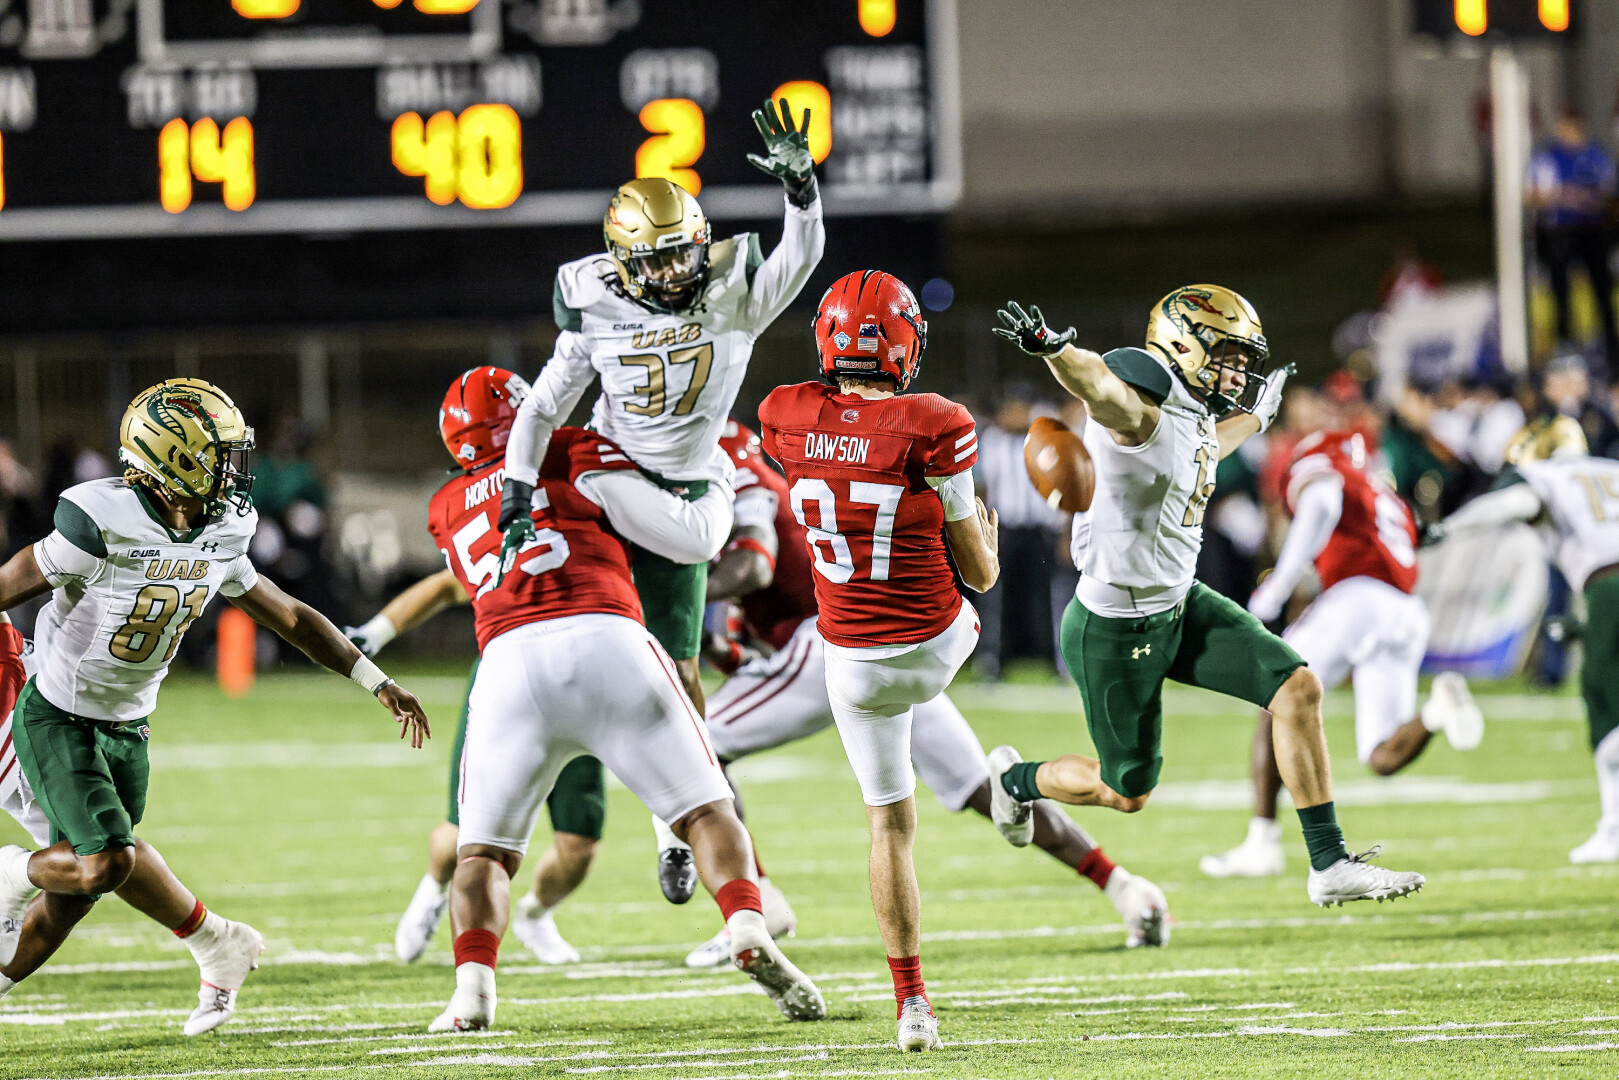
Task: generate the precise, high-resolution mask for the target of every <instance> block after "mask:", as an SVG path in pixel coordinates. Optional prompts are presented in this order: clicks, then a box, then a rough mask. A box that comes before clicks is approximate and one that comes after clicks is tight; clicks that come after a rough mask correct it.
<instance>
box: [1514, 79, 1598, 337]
mask: <svg viewBox="0 0 1619 1080" xmlns="http://www.w3.org/2000/svg"><path fill="white" fill-rule="evenodd" d="M1615 187H1616V174H1615V166H1614V159H1613V156H1612V155H1611V154H1609V153H1608V151H1607V150H1606V149H1604V148H1603V147H1602V145H1601V144H1600V143H1597V142H1595V141H1594V140H1592V139H1590V138H1588V137H1587V136H1586V133H1585V123H1584V121H1583V120H1582V118H1581V116H1580V113H1579V112H1578V111H1577V110H1575V109H1565V110H1564V111H1563V114H1562V115H1561V116H1560V117H1559V118H1558V120H1557V126H1556V129H1555V133H1554V136H1553V138H1552V140H1551V141H1550V142H1549V143H1547V144H1546V145H1545V146H1543V147H1541V149H1540V150H1539V151H1537V152H1536V153H1535V155H1534V157H1533V158H1532V159H1531V160H1530V163H1529V184H1528V189H1527V192H1526V197H1527V199H1528V201H1529V205H1530V206H1532V207H1533V208H1534V209H1535V211H1536V215H1535V217H1536V221H1535V225H1536V230H1535V235H1536V246H1537V247H1538V248H1539V250H1540V257H1541V259H1543V260H1544V261H1545V263H1546V271H1547V274H1548V275H1549V277H1550V278H1551V287H1552V296H1553V298H1554V299H1555V300H1556V303H1557V336H1558V338H1559V339H1560V340H1562V341H1572V340H1573V337H1574V334H1573V324H1572V322H1571V319H1570V315H1569V292H1568V290H1569V283H1568V271H1569V268H1570V267H1571V266H1573V265H1574V264H1575V263H1579V264H1580V265H1581V266H1582V267H1584V269H1585V275H1586V278H1587V279H1588V280H1589V281H1590V283H1591V290H1592V292H1594V293H1595V294H1596V303H1597V313H1598V316H1599V317H1600V318H1601V320H1602V344H1603V359H1604V361H1605V364H1606V365H1612V364H1613V363H1615V362H1619V332H1616V331H1615V328H1614V312H1613V273H1612V270H1611V269H1610V268H1609V266H1608V251H1609V248H1610V247H1611V246H1612V244H1611V238H1610V236H1609V231H1608V227H1607V209H1608V201H1609V200H1610V199H1612V198H1613V196H1614V193H1615Z"/></svg>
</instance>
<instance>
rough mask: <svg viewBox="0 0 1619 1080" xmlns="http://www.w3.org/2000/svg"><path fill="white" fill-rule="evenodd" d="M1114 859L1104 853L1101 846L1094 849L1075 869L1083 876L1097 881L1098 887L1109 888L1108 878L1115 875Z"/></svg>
mask: <svg viewBox="0 0 1619 1080" xmlns="http://www.w3.org/2000/svg"><path fill="white" fill-rule="evenodd" d="M1113 866H1114V863H1113V860H1112V859H1110V858H1108V857H1107V856H1106V855H1103V854H1102V849H1101V848H1096V849H1094V850H1092V851H1091V852H1090V853H1089V854H1088V855H1086V856H1085V857H1084V858H1083V859H1081V860H1079V865H1078V866H1076V867H1074V869H1076V870H1078V871H1079V874H1080V876H1081V877H1088V878H1090V879H1091V880H1092V881H1094V882H1096V887H1097V888H1098V889H1105V888H1107V879H1108V878H1110V877H1112V876H1113Z"/></svg>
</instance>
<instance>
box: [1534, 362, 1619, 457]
mask: <svg viewBox="0 0 1619 1080" xmlns="http://www.w3.org/2000/svg"><path fill="white" fill-rule="evenodd" d="M1540 392H1541V396H1542V397H1544V398H1545V401H1546V407H1547V408H1548V409H1550V410H1551V411H1552V412H1555V413H1558V414H1560V415H1562V416H1568V417H1572V418H1573V419H1575V420H1578V421H1579V424H1580V427H1581V428H1583V429H1584V430H1585V441H1586V443H1587V444H1588V445H1589V446H1590V447H1591V453H1592V454H1593V455H1597V456H1601V457H1619V424H1615V423H1614V419H1613V413H1612V412H1611V411H1609V406H1608V405H1607V404H1605V403H1604V402H1602V401H1600V400H1599V399H1597V398H1595V397H1593V396H1592V394H1591V375H1590V372H1589V370H1588V369H1587V367H1586V363H1585V358H1584V357H1583V356H1581V355H1580V354H1579V353H1563V354H1560V355H1558V356H1554V357H1553V358H1552V360H1551V362H1550V363H1548V364H1547V365H1546V375H1545V378H1544V379H1543V380H1542V382H1541V389H1540Z"/></svg>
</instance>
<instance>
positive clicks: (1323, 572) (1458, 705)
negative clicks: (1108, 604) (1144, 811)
mask: <svg viewBox="0 0 1619 1080" xmlns="http://www.w3.org/2000/svg"><path fill="white" fill-rule="evenodd" d="M1286 483H1287V488H1286V499H1287V508H1288V510H1289V512H1291V513H1292V515H1293V524H1292V526H1291V527H1290V528H1289V529H1288V533H1287V540H1286V542H1285V543H1284V544H1283V545H1282V551H1281V554H1280V555H1279V556H1278V557H1277V560H1276V569H1275V570H1273V571H1271V573H1270V575H1269V576H1268V577H1266V578H1265V580H1264V581H1263V582H1262V583H1261V584H1260V586H1259V588H1257V589H1255V590H1254V594H1253V597H1252V598H1251V599H1250V600H1249V601H1248V610H1249V611H1251V612H1253V613H1254V614H1255V615H1257V616H1259V618H1260V619H1261V620H1263V621H1265V622H1272V621H1274V620H1275V619H1277V618H1278V617H1279V616H1280V615H1281V613H1282V609H1283V608H1284V607H1285V606H1286V605H1287V601H1288V599H1289V598H1290V597H1291V596H1292V595H1293V591H1294V589H1295V588H1297V586H1298V584H1299V580H1300V579H1301V578H1302V577H1303V576H1304V573H1305V571H1306V569H1307V568H1308V567H1309V565H1310V564H1311V563H1312V562H1313V563H1314V564H1315V570H1316V574H1317V576H1318V577H1319V578H1320V579H1321V594H1320V595H1319V596H1318V597H1316V599H1315V601H1314V602H1313V603H1311V604H1310V606H1309V607H1308V608H1306V609H1305V611H1304V614H1302V615H1300V616H1299V618H1298V620H1297V621H1296V622H1294V623H1293V625H1291V626H1289V627H1288V628H1287V631H1286V633H1284V634H1283V635H1282V640H1284V641H1286V642H1287V643H1288V644H1289V645H1291V646H1292V647H1293V649H1294V650H1295V651H1296V652H1297V653H1298V654H1299V655H1300V656H1301V657H1303V658H1304V660H1305V661H1306V662H1307V663H1308V664H1309V666H1310V670H1311V671H1313V672H1315V673H1316V675H1318V676H1319V677H1320V679H1321V682H1322V683H1323V684H1324V685H1325V686H1327V687H1332V686H1335V685H1337V684H1338V683H1341V682H1343V680H1344V679H1345V678H1347V677H1352V678H1353V680H1354V687H1355V748H1356V752H1357V753H1358V755H1359V757H1360V760H1361V761H1362V762H1364V763H1365V764H1367V765H1368V766H1370V767H1371V769H1372V771H1374V772H1376V773H1378V774H1379V775H1382V776H1388V775H1390V774H1392V773H1396V772H1399V771H1400V770H1401V769H1403V768H1405V767H1406V766H1407V765H1409V764H1410V763H1411V762H1413V761H1415V760H1416V758H1417V755H1419V754H1421V753H1422V751H1423V749H1424V748H1425V747H1426V746H1427V745H1428V740H1429V739H1430V738H1432V737H1433V733H1434V732H1436V731H1443V732H1444V733H1445V736H1446V738H1447V739H1448V740H1449V741H1450V744H1451V745H1452V746H1453V747H1455V748H1456V749H1458V750H1471V749H1472V748H1473V747H1475V746H1477V745H1478V743H1479V740H1480V739H1481V738H1482V737H1483V734H1484V718H1483V714H1481V713H1480V712H1479V710H1478V706H1476V705H1474V704H1473V699H1472V695H1471V694H1470V693H1469V692H1468V689H1467V681H1466V680H1465V679H1463V678H1462V677H1461V676H1460V675H1457V674H1455V673H1454V672H1446V673H1443V674H1441V675H1439V676H1437V677H1436V678H1435V679H1434V684H1433V693H1432V694H1431V695H1430V697H1429V698H1428V701H1427V703H1426V704H1425V705H1424V706H1423V707H1422V710H1421V712H1420V713H1419V712H1418V710H1417V673H1418V671H1419V670H1420V668H1421V666H1422V655H1423V652H1424V651H1425V650H1426V648H1427V645H1428V628H1429V620H1428V609H1427V607H1426V606H1425V605H1424V604H1423V602H1422V599H1421V598H1420V597H1418V596H1417V595H1416V593H1415V589H1416V587H1417V552H1416V547H1417V529H1416V523H1415V522H1414V521H1413V520H1412V517H1411V511H1410V509H1409V508H1407V506H1406V505H1405V502H1404V501H1403V500H1402V499H1401V498H1400V497H1399V496H1398V495H1397V494H1395V493H1394V490H1393V489H1392V488H1390V487H1389V486H1388V485H1387V484H1386V483H1384V482H1383V480H1382V479H1381V478H1380V477H1378V476H1377V475H1376V474H1374V473H1372V472H1370V471H1368V469H1367V454H1366V443H1365V440H1364V438H1363V437H1362V436H1361V435H1360V434H1358V433H1355V432H1349V431H1325V432H1317V433H1316V434H1314V435H1311V436H1309V437H1308V438H1306V439H1304V440H1303V441H1302V442H1300V443H1299V445H1298V447H1297V448H1296V449H1295V450H1294V451H1293V460H1292V464H1291V466H1290V467H1289V469H1288V474H1287V480H1286ZM1253 765H1254V817H1253V820H1252V821H1251V822H1250V823H1249V826H1248V837H1247V839H1245V840H1244V841H1243V842H1242V843H1241V844H1240V845H1238V846H1237V847H1235V848H1233V849H1232V850H1230V851H1228V852H1225V853H1223V854H1220V855H1208V856H1205V857H1204V858H1203V860H1202V867H1203V872H1204V873H1206V874H1209V875H1211V876H1213V877H1263V876H1267V875H1271V874H1280V873H1282V872H1283V869H1284V861H1283V856H1282V846H1281V830H1280V827H1279V826H1278V825H1277V824H1276V796H1277V792H1278V791H1279V790H1280V788H1281V774H1280V773H1279V772H1278V771H1277V768H1276V757H1275V752H1274V750H1273V749H1272V746H1271V731H1270V715H1269V714H1268V713H1265V714H1261V716H1260V721H1259V731H1258V733H1257V734H1256V735H1255V737H1254V757H1253Z"/></svg>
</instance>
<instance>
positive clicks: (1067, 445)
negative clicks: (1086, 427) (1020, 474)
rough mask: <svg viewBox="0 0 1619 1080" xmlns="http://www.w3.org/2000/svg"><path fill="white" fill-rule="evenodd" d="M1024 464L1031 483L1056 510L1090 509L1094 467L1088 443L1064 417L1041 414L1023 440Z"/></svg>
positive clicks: (1071, 512) (1093, 487)
mask: <svg viewBox="0 0 1619 1080" xmlns="http://www.w3.org/2000/svg"><path fill="white" fill-rule="evenodd" d="M1023 467H1024V468H1025V469H1026V470H1027V471H1028V473H1029V483H1031V484H1033V485H1034V489H1035V490H1036V491H1038V492H1039V493H1040V497H1041V498H1043V499H1045V500H1046V505H1047V506H1049V507H1051V508H1052V509H1053V510H1062V511H1065V512H1067V513H1070V514H1077V513H1079V512H1081V511H1083V510H1089V509H1090V508H1091V496H1092V495H1093V494H1094V493H1095V492H1096V469H1095V466H1093V465H1092V464H1091V455H1090V452H1089V451H1087V450H1086V449H1085V444H1084V443H1083V442H1082V441H1081V440H1080V438H1079V436H1078V435H1076V434H1074V432H1073V429H1072V428H1070V427H1069V426H1068V425H1067V424H1065V423H1063V422H1062V421H1061V420H1055V419H1053V418H1051V417H1049V416H1042V417H1040V418H1039V419H1037V420H1036V421H1035V422H1034V423H1032V424H1030V425H1029V434H1028V437H1027V438H1025V439H1024V440H1023Z"/></svg>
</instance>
